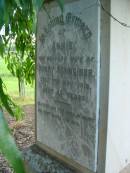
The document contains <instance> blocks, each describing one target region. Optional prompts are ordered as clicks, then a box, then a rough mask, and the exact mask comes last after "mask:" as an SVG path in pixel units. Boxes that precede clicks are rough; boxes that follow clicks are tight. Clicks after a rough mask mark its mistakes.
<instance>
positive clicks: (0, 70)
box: [0, 58, 34, 105]
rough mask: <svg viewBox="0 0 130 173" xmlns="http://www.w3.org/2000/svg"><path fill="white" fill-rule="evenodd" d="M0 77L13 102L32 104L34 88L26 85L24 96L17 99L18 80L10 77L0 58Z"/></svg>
mask: <svg viewBox="0 0 130 173" xmlns="http://www.w3.org/2000/svg"><path fill="white" fill-rule="evenodd" d="M0 76H1V77H2V80H3V82H4V83H5V85H6V89H7V93H8V94H9V95H10V96H12V98H13V99H14V101H15V102H16V103H17V104H20V105H27V104H34V86H29V85H26V88H25V90H26V96H25V97H24V98H21V97H19V92H18V80H17V78H16V77H14V76H12V75H11V73H10V72H9V70H8V69H7V67H6V65H5V63H4V61H3V60H2V59H1V58H0Z"/></svg>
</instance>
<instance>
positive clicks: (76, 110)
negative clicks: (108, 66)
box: [37, 13, 97, 170]
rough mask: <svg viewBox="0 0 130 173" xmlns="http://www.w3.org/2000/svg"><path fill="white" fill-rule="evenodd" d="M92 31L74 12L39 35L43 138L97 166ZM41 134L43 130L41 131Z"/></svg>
mask: <svg viewBox="0 0 130 173" xmlns="http://www.w3.org/2000/svg"><path fill="white" fill-rule="evenodd" d="M92 39H93V33H92V31H91V30H90V28H89V26H88V25H87V24H86V23H85V22H83V21H82V19H81V18H80V17H78V16H75V15H73V14H72V13H67V14H66V15H64V16H63V15H60V16H56V17H53V18H52V19H51V20H50V22H49V23H48V24H47V25H45V27H44V28H43V30H42V33H39V37H38V44H39V47H40V49H41V50H42V51H39V52H38V59H37V69H38V74H37V78H38V81H37V82H38V99H37V111H38V115H40V117H41V119H40V120H41V121H42V122H43V123H42V131H43V135H42V137H43V138H44V139H41V136H40V135H39V139H38V140H39V141H41V142H43V141H44V144H46V145H48V146H49V147H51V148H52V149H54V150H56V151H57V152H59V153H61V154H62V155H65V156H67V157H68V158H70V159H73V160H74V161H76V162H78V163H79V164H81V165H82V166H84V167H86V166H87V167H88V168H89V169H91V170H94V169H95V161H96V156H95V148H96V114H97V113H96V110H97V101H96V100H97V99H96V98H97V54H96V51H93V42H92ZM41 133H42V132H41Z"/></svg>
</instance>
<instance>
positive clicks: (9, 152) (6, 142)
mask: <svg viewBox="0 0 130 173" xmlns="http://www.w3.org/2000/svg"><path fill="white" fill-rule="evenodd" d="M0 152H1V153H2V154H4V156H6V158H7V159H8V161H9V163H10V164H11V166H12V167H13V169H14V171H15V172H16V173H25V170H24V166H23V162H22V157H21V154H20V152H19V150H18V149H17V147H16V144H15V142H14V140H13V138H12V136H11V134H10V130H9V128H8V125H7V123H6V120H5V118H4V116H3V112H2V110H0Z"/></svg>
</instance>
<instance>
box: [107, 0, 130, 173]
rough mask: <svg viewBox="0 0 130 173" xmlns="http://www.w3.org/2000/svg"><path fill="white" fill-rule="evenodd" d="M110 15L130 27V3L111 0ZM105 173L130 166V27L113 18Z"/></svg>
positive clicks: (129, 0) (116, 172)
mask: <svg viewBox="0 0 130 173" xmlns="http://www.w3.org/2000/svg"><path fill="white" fill-rule="evenodd" d="M111 1H112V2H111V13H112V14H113V15H114V16H115V17H117V18H118V19H119V20H121V21H123V22H125V23H128V24H129V25H130V0H111ZM108 117H109V119H108V142H107V162H106V173H119V171H120V170H121V169H123V168H124V167H125V166H126V165H127V164H128V163H130V28H129V29H127V28H125V27H123V26H121V25H120V24H119V23H117V22H116V21H114V20H113V19H111V58H110V98H109V116H108Z"/></svg>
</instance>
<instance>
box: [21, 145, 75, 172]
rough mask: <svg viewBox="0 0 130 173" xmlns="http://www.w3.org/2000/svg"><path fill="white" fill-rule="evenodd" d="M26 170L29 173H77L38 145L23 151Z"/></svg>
mask: <svg viewBox="0 0 130 173" xmlns="http://www.w3.org/2000/svg"><path fill="white" fill-rule="evenodd" d="M23 157H24V163H25V168H26V170H27V172H28V173H76V171H75V170H71V169H70V168H67V166H66V165H64V164H63V163H60V162H59V161H58V160H56V159H55V158H53V157H51V156H50V155H48V154H47V153H46V152H44V151H43V150H41V149H40V148H39V147H38V146H37V145H32V146H31V147H29V148H27V149H25V150H24V151H23Z"/></svg>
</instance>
